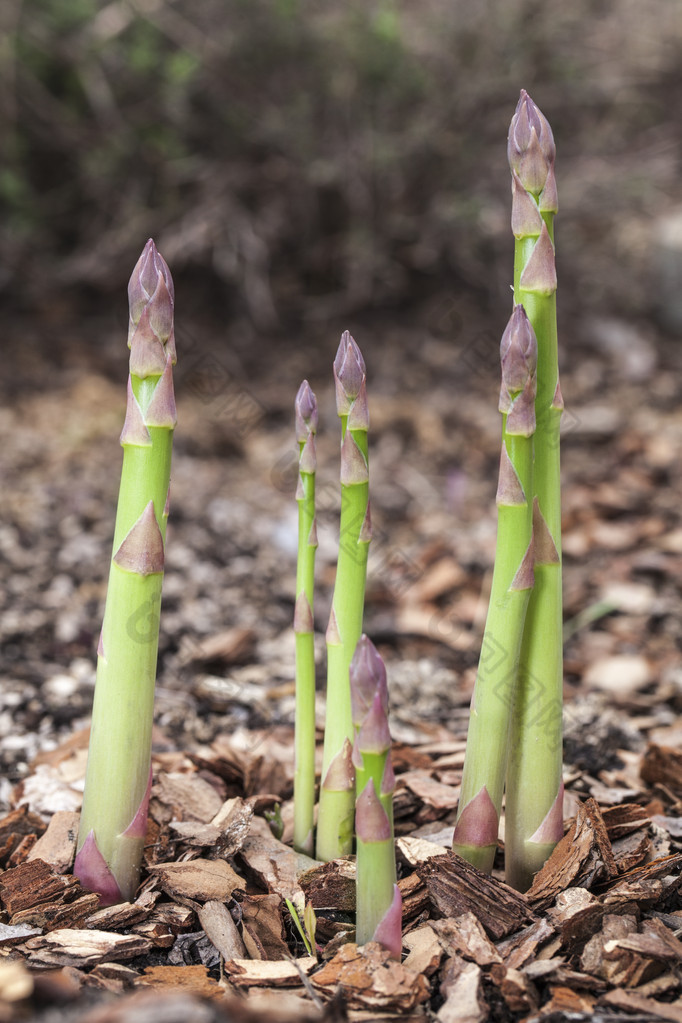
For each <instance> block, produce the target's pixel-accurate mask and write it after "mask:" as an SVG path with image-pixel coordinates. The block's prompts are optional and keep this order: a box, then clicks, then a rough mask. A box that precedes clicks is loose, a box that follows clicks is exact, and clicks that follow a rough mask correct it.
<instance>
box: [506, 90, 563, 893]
mask: <svg viewBox="0 0 682 1023" xmlns="http://www.w3.org/2000/svg"><path fill="white" fill-rule="evenodd" d="M507 152H508V156H509V165H510V168H511V172H512V231H513V233H514V236H515V239H516V243H515V251H514V300H515V301H516V302H520V303H522V304H523V306H524V308H525V310H526V312H527V314H528V318H529V319H530V322H531V323H532V324H533V327H534V330H535V334H536V336H537V342H538V389H537V399H536V416H537V430H536V434H535V489H534V494H535V500H534V534H535V587H534V590H533V593H532V595H531V598H530V603H529V606H528V614H527V616H526V625H525V630H524V638H523V646H522V650H521V668H520V678H519V689H518V694H517V699H516V702H515V705H514V717H513V723H512V729H511V743H510V756H509V765H508V776H507V796H506V816H505V861H506V876H507V880H508V881H509V883H510V884H512V885H513V886H514V887H515V888H519V889H521V890H525V889H526V888H528V886H529V885H530V883H531V881H532V879H533V874H534V873H535V872H536V871H537V870H539V869H540V867H541V866H542V864H543V863H544V862H545V860H546V859H547V857H548V856H549V853H550V852H551V850H552V848H553V847H554V845H555V844H556V842H557V841H558V840H559V839H560V838H561V836H562V834H563V786H562V781H561V767H562V741H561V736H562V727H561V713H562V690H563V654H562V599H561V495H560V481H559V423H560V419H561V412H562V409H563V401H562V397H561V388H560V386H559V370H558V362H557V328H556V287H557V279H556V269H555V264H554V230H553V222H554V214H555V213H556V212H557V210H558V202H557V188H556V180H555V176H554V159H555V145H554V138H553V136H552V130H551V128H550V126H549V123H548V121H547V119H546V118H545V117H544V116H543V114H542V113H541V112H540V110H539V109H538V108H537V106H536V105H535V103H533V100H532V99H531V98H530V96H529V95H528V94H527V93H526V92H525V91H522V92H521V97H520V99H519V102H518V105H517V107H516V111H515V113H514V117H513V118H512V122H511V126H510V129H509V140H508V147H507Z"/></svg>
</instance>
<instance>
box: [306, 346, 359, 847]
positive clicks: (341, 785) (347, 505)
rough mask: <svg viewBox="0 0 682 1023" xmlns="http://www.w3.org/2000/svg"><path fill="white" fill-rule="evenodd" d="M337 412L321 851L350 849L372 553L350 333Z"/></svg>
mask: <svg viewBox="0 0 682 1023" xmlns="http://www.w3.org/2000/svg"><path fill="white" fill-rule="evenodd" d="M334 379H335V381H336V410H337V412H338V414H339V416H340V418H341V437H342V440H341V523H340V539H339V557H338V562H337V567H336V581H335V583H334V595H333V598H332V608H331V613H330V616H329V625H328V627H327V720H326V725H325V733H324V752H323V760H322V784H321V788H320V805H319V812H318V821H317V856H318V858H319V859H321V860H332V859H335V858H336V857H338V856H346V855H348V853H350V851H351V848H352V842H353V806H354V788H355V775H354V771H353V764H352V762H351V754H352V741H353V724H352V719H351V706H350V683H349V678H348V669H349V666H350V662H351V658H352V656H353V653H354V652H355V647H356V646H357V642H358V640H359V639H360V634H361V633H362V617H363V611H364V602H365V581H366V576H367V555H368V550H369V542H370V540H371V536H372V526H371V517H370V509H369V468H368V460H367V459H368V456H367V451H368V448H367V431H368V429H369V412H368V409H367V382H366V374H365V361H364V359H363V357H362V354H361V352H360V349H359V348H358V346H357V345H356V343H355V341H354V340H353V338H352V337H351V336H350V334H349V333H348V331H345V332H344V334H343V335H342V337H341V343H340V344H339V348H338V351H337V353H336V358H335V359H334Z"/></svg>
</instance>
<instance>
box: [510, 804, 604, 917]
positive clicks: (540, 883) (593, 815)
mask: <svg viewBox="0 0 682 1023" xmlns="http://www.w3.org/2000/svg"><path fill="white" fill-rule="evenodd" d="M617 873H618V867H617V866H616V861H615V859H614V856H613V851H612V849H611V843H610V841H609V837H608V833H607V830H606V826H605V824H604V820H603V818H602V815H601V812H600V810H599V807H598V806H597V803H596V802H595V800H594V799H591V798H590V799H587V800H586V801H585V802H584V803H583V804H582V805H581V806H580V807H579V808H578V813H577V815H576V818H575V820H574V821H573V823H572V825H571V827H570V828H569V830H568V832H567V833H566V834H565V835H564V837H563V838H562V839H561V841H560V842H559V843H558V844H557V846H556V848H555V849H554V852H553V853H552V855H551V856H550V858H549V859H548V860H547V862H546V863H545V865H544V866H543V867H542V869H541V870H539V871H538V873H537V874H536V875H535V879H534V881H533V884H532V885H531V887H530V889H529V891H528V892H527V896H528V901H529V902H530V903H531V905H533V906H534V907H535V908H537V909H543V908H546V907H547V906H549V905H551V903H552V902H553V901H554V899H555V898H556V897H557V895H558V894H559V892H562V891H563V890H564V889H566V888H569V887H572V886H575V887H581V888H588V889H589V888H591V887H592V886H593V885H594V884H595V883H596V882H597V881H604V880H608V879H609V878H612V877H615V875H616V874H617Z"/></svg>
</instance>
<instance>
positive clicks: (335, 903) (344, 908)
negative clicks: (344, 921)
mask: <svg viewBox="0 0 682 1023" xmlns="http://www.w3.org/2000/svg"><path fill="white" fill-rule="evenodd" d="M298 881H299V884H300V886H301V888H302V889H303V892H304V894H305V900H306V902H309V903H310V905H311V906H312V907H313V909H331V910H337V911H338V912H340V913H354V912H355V864H354V863H351V861H350V860H329V862H328V863H320V864H317V865H316V866H314V867H311V868H310V869H309V870H306V871H305V872H304V873H303V874H301V875H300V876H299V878H298Z"/></svg>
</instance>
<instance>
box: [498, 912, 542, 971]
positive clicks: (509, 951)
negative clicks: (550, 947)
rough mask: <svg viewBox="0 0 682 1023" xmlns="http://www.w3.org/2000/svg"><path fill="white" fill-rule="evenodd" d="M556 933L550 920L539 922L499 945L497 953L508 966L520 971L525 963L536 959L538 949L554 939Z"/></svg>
mask: <svg viewBox="0 0 682 1023" xmlns="http://www.w3.org/2000/svg"><path fill="white" fill-rule="evenodd" d="M555 935H556V931H555V930H554V928H553V927H552V925H551V924H550V922H549V920H545V919H542V920H538V921H537V922H536V923H534V924H531V925H530V927H524V928H523V929H522V930H520V931H517V932H516V933H515V934H512V935H511V937H509V938H506V939H505V940H504V941H499V942H498V943H497V951H498V952H499V953H500V955H501V956H502V959H503V960H504V963H505V965H506V966H509V967H511V968H513V969H519V968H520V967H521V966H523V965H524V964H525V963H528V962H532V961H533V960H534V959H535V956H536V954H537V951H538V948H540V946H542V945H545V944H546V943H547V942H548V941H550V939H552V938H554V936H555Z"/></svg>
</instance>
